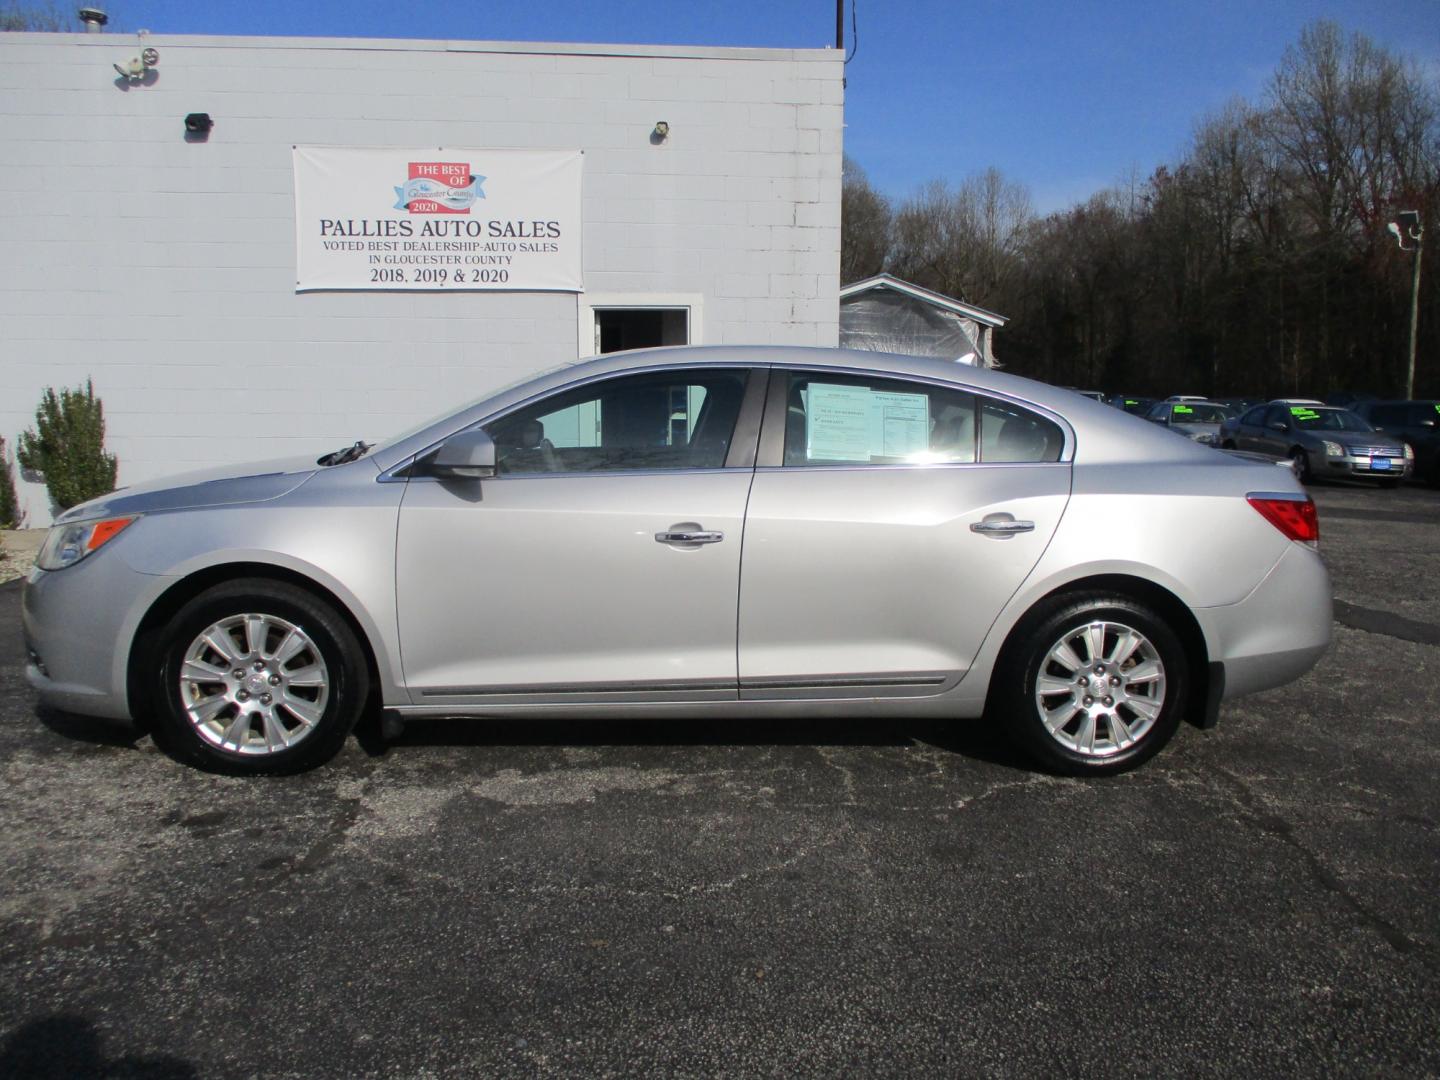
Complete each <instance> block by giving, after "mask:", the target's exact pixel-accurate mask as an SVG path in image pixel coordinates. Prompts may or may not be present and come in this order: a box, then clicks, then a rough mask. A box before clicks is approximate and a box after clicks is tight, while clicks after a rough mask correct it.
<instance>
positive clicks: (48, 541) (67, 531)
mask: <svg viewBox="0 0 1440 1080" xmlns="http://www.w3.org/2000/svg"><path fill="white" fill-rule="evenodd" d="M137 517H139V515H138V514H130V515H128V516H126V517H114V518H102V519H100V520H98V521H76V522H72V523H69V524H65V525H56V526H55V527H54V528H52V529H51V530H50V533H49V535H48V536H46V537H45V543H44V545H43V546H42V547H41V548H40V554H39V555H37V556H35V565H36V566H38V567H39V568H40V569H41V570H64V569H65V568H66V567H67V566H74V565H75V564H76V563H77V562H79V561H80V560H81V559H83V558H85V556H86V555H89V554H90V553H91V552H92V551H98V550H99V549H100V548H101V547H103V546H104V545H106V544H108V543H109V542H110V541H111V540H113V539H115V537H117V536H119V535H120V533H121V532H122V531H123V530H124V529H125V527H126V526H127V525H129V524H130V523H131V522H133V521H135V520H136V518H137Z"/></svg>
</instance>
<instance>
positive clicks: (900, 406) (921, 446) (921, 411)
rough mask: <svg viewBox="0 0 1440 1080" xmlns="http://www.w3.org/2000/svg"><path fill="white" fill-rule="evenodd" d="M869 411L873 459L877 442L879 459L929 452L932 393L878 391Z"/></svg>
mask: <svg viewBox="0 0 1440 1080" xmlns="http://www.w3.org/2000/svg"><path fill="white" fill-rule="evenodd" d="M870 409H871V425H870V433H871V438H870V446H871V448H872V449H871V456H872V457H874V456H875V452H874V449H873V448H874V447H875V445H876V444H877V443H878V444H879V447H880V456H881V457H887V458H903V457H909V456H910V455H911V454H916V453H920V452H922V451H925V450H929V449H930V395H929V394H892V393H884V392H876V393H873V394H871V395H870ZM877 421H878V424H877ZM877 426H878V429H879V430H878V434H879V438H878V439H877V438H875V436H876V434H877V431H876V428H877Z"/></svg>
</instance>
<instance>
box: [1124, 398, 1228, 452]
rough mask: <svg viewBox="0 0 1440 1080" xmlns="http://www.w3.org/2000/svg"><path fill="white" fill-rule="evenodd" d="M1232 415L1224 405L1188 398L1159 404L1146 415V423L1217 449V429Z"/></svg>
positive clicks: (1218, 437)
mask: <svg viewBox="0 0 1440 1080" xmlns="http://www.w3.org/2000/svg"><path fill="white" fill-rule="evenodd" d="M1232 415H1234V414H1233V413H1231V412H1230V410H1229V409H1227V408H1226V407H1225V406H1224V405H1220V404H1217V403H1216V402H1213V401H1197V400H1194V399H1191V398H1187V399H1186V400H1184V401H1161V402H1158V403H1157V404H1156V405H1154V406H1153V407H1152V408H1151V409H1150V411H1149V412H1148V413H1146V414H1145V419H1146V420H1149V421H1150V422H1151V423H1153V424H1159V425H1160V426H1161V427H1167V428H1169V429H1170V430H1171V431H1173V432H1174V433H1175V434H1176V435H1183V436H1185V438H1187V439H1194V440H1195V441H1196V442H1198V443H1203V444H1204V445H1206V446H1219V445H1220V425H1221V424H1223V423H1224V422H1225V421H1226V420H1228V419H1230V417H1231V416H1232Z"/></svg>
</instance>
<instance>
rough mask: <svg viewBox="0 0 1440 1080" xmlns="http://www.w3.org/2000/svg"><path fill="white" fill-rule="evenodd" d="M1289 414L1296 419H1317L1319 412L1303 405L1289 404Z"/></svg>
mask: <svg viewBox="0 0 1440 1080" xmlns="http://www.w3.org/2000/svg"><path fill="white" fill-rule="evenodd" d="M1290 415H1291V416H1293V417H1295V419H1297V420H1319V419H1320V414H1319V413H1318V412H1316V411H1315V410H1314V409H1312V408H1309V407H1308V406H1305V405H1292V406H1290Z"/></svg>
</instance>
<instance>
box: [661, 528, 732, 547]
mask: <svg viewBox="0 0 1440 1080" xmlns="http://www.w3.org/2000/svg"><path fill="white" fill-rule="evenodd" d="M724 539H725V534H724V533H723V532H709V531H707V530H704V529H693V530H692V529H675V530H672V531H670V532H658V533H656V534H655V542H656V543H658V544H718V543H720V541H721V540H724Z"/></svg>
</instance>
